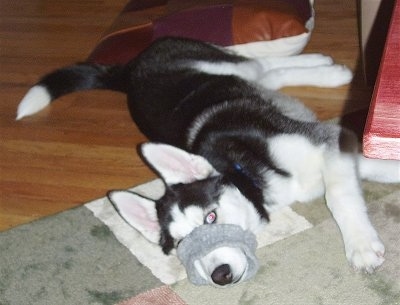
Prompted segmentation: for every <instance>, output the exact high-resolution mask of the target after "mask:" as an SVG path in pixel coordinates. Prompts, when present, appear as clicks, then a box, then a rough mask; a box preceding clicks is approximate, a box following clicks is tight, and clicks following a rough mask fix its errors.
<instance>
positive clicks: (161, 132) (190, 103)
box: [17, 38, 400, 286]
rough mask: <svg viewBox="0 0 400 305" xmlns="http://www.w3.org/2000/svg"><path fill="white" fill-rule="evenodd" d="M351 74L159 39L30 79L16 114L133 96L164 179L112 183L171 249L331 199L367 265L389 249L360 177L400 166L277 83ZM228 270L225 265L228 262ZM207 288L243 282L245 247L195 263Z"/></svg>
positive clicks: (127, 213)
mask: <svg viewBox="0 0 400 305" xmlns="http://www.w3.org/2000/svg"><path fill="white" fill-rule="evenodd" d="M351 78H352V75H351V72H350V71H349V70H348V69H347V68H346V67H344V66H341V65H336V64H333V62H332V59H331V58H330V57H327V56H323V55H320V54H304V55H298V56H292V57H282V58H259V59H249V58H245V57H242V56H239V55H236V54H234V53H232V52H229V51H226V50H225V49H223V48H221V47H218V46H214V45H211V44H207V43H203V42H199V41H194V40H189V39H180V38H164V39H161V40H158V41H156V42H154V43H153V44H152V45H151V46H150V47H149V48H148V49H146V50H145V51H144V52H142V53H141V54H140V55H139V56H137V57H136V58H135V59H133V60H132V61H131V62H130V63H128V64H126V65H121V66H119V65H115V66H102V65H95V64H90V63H82V64H77V65H73V66H71V67H67V68H63V69H60V70H57V71H55V72H53V73H50V74H49V75H47V76H45V77H44V78H42V79H41V80H40V81H39V82H38V83H37V84H36V85H35V86H34V87H32V88H31V89H30V90H29V91H28V93H27V94H26V96H25V97H24V99H23V100H22V101H21V103H20V105H19V107H18V113H17V119H22V118H23V117H25V116H28V115H32V114H34V113H35V112H38V111H39V110H41V109H42V108H44V107H46V106H47V105H48V104H49V103H50V102H51V101H52V100H54V99H56V98H58V97H59V96H61V95H64V94H67V93H71V92H75V91H78V90H88V89H110V90H118V91H122V92H124V93H126V94H127V97H128V106H129V110H130V113H131V115H132V118H133V120H134V121H135V122H136V124H137V126H138V127H139V128H140V130H141V131H142V132H143V133H144V134H145V135H146V136H147V137H148V138H149V139H150V140H151V141H152V142H150V143H147V144H143V145H142V146H141V147H140V153H141V155H142V156H143V158H144V160H145V161H147V163H148V164H149V165H150V166H151V167H152V168H153V169H154V170H155V171H156V172H157V173H158V174H159V175H160V177H161V178H162V179H163V181H164V182H165V185H166V191H165V195H164V196H163V197H162V198H161V199H159V200H157V201H152V200H150V199H147V198H144V197H141V196H139V195H136V194H133V193H130V192H123V191H115V192H111V193H110V195H109V197H110V199H111V200H112V201H113V202H114V203H115V205H116V206H117V208H118V209H119V212H120V213H121V215H122V216H123V217H124V218H125V219H126V220H127V221H128V222H129V223H130V224H131V225H132V226H133V227H135V228H136V229H138V230H139V231H140V232H141V233H142V234H144V235H145V237H147V238H148V239H149V240H151V241H154V242H157V243H159V245H160V246H161V248H162V250H163V251H164V253H166V254H169V253H171V252H174V251H172V250H173V249H174V248H176V247H177V245H178V243H179V242H180V241H181V240H182V239H184V238H185V236H186V235H188V234H189V233H190V232H191V231H192V230H193V229H194V228H196V227H198V226H201V225H203V224H210V225H211V224H213V225H214V224H236V225H239V226H240V227H242V228H243V229H244V230H250V231H251V232H254V233H257V232H258V231H259V230H260V228H261V227H262V226H264V225H265V224H266V223H268V218H269V214H270V213H272V212H274V211H275V210H277V209H279V208H281V207H283V206H287V205H290V204H291V203H293V202H296V201H297V202H306V201H309V200H311V199H313V198H315V197H317V196H322V195H325V198H326V202H327V205H328V207H329V209H330V211H331V212H332V215H333V217H334V219H335V220H336V222H337V224H338V226H339V228H340V231H341V233H342V236H343V241H344V248H345V253H346V256H347V259H348V261H349V262H350V264H351V265H352V266H353V267H354V268H356V269H360V270H365V271H366V272H372V271H373V270H374V269H375V268H376V267H378V266H379V265H381V264H382V263H383V261H384V258H383V256H384V252H385V248H384V246H383V244H382V242H381V241H380V239H379V237H378V234H377V232H376V231H375V229H374V228H373V226H372V225H371V222H370V220H369V218H368V216H367V212H366V207H365V202H364V198H363V195H362V190H361V188H360V182H359V179H360V178H365V179H371V180H375V181H381V182H398V181H399V180H400V177H399V176H400V174H399V162H397V161H387V160H386V161H384V160H369V159H366V158H364V157H363V156H361V155H360V154H358V144H357V141H356V138H355V136H354V135H353V134H352V133H351V132H350V131H348V130H345V129H343V128H342V127H339V126H336V125H333V124H326V123H321V122H319V121H318V120H317V119H316V117H315V115H314V114H313V113H312V112H311V111H310V110H309V109H307V108H306V107H305V106H303V105H302V104H301V103H299V102H298V101H297V100H295V99H293V98H290V97H288V96H285V95H282V94H280V93H278V92H277V91H276V89H279V88H281V87H282V86H289V85H291V86H293V85H314V86H321V87H335V86H340V85H343V84H346V83H349V82H350V81H351ZM222 266H223V268H222ZM196 268H198V269H199V273H200V274H202V275H203V277H204V278H205V279H206V280H207V281H208V282H209V283H210V284H212V285H217V286H224V285H227V284H232V283H237V282H240V281H241V279H242V278H243V273H244V272H245V270H246V261H245V258H244V257H243V253H240V250H238V249H236V248H230V247H220V248H218V249H216V250H214V251H212V252H211V253H210V254H208V255H207V256H205V257H204V258H203V259H202V260H201V262H200V263H199V264H198V265H197V266H196Z"/></svg>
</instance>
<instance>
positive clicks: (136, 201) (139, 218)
mask: <svg viewBox="0 0 400 305" xmlns="http://www.w3.org/2000/svg"><path fill="white" fill-rule="evenodd" d="M107 196H108V198H109V199H110V201H111V203H112V204H113V205H114V207H115V208H116V210H117V211H118V213H119V214H120V215H121V216H122V218H123V219H124V220H125V221H126V222H127V223H128V224H130V225H131V226H132V227H133V228H135V229H136V230H138V231H139V232H140V233H141V234H142V235H143V236H144V237H145V238H146V239H148V240H149V241H151V242H153V243H157V244H158V243H159V239H160V225H159V223H158V219H157V211H156V205H155V204H156V203H155V201H153V200H150V199H147V198H144V197H142V196H140V195H137V194H135V193H132V192H128V191H111V192H109V193H108V195H107Z"/></svg>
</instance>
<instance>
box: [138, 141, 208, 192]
mask: <svg viewBox="0 0 400 305" xmlns="http://www.w3.org/2000/svg"><path fill="white" fill-rule="evenodd" d="M140 152H141V154H142V156H143V157H144V159H145V160H146V161H147V162H148V163H149V165H150V166H152V167H153V168H154V169H155V170H156V171H157V172H158V173H159V175H160V176H161V178H162V179H163V180H164V181H165V183H166V184H167V185H172V184H177V183H191V182H194V181H196V180H202V179H205V178H207V177H209V176H210V175H211V174H212V173H216V170H215V169H214V168H213V167H212V166H211V164H210V163H208V161H207V160H206V159H204V158H203V157H201V156H198V155H194V154H190V153H188V152H186V151H184V150H182V149H179V148H177V147H175V146H170V145H166V144H156V143H146V144H143V145H142V146H141V147H140Z"/></svg>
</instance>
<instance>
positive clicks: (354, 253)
mask: <svg viewBox="0 0 400 305" xmlns="http://www.w3.org/2000/svg"><path fill="white" fill-rule="evenodd" d="M384 254H385V246H384V245H383V244H382V242H381V241H380V240H379V238H378V237H374V238H365V237H362V238H360V239H358V240H357V241H354V242H353V243H352V244H350V245H348V246H347V247H346V256H347V259H348V261H349V262H350V264H351V265H352V266H353V268H354V269H355V270H360V271H365V272H367V273H372V272H374V270H375V269H376V268H377V267H379V266H380V265H382V263H383V262H384V261H385V258H384Z"/></svg>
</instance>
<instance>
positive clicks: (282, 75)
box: [191, 54, 353, 90]
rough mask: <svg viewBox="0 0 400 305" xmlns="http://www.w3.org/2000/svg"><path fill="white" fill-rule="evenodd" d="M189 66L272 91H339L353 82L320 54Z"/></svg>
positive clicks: (343, 69) (347, 73) (346, 69)
mask: <svg viewBox="0 0 400 305" xmlns="http://www.w3.org/2000/svg"><path fill="white" fill-rule="evenodd" d="M191 66H192V67H193V68H195V69H197V70H198V71H201V72H204V73H208V74H215V75H236V76H239V77H241V78H243V79H245V80H248V81H251V82H255V83H257V84H259V85H261V86H262V87H264V88H266V89H271V90H277V89H280V88H282V87H285V86H316V87H338V86H341V85H345V84H348V83H349V82H350V81H351V80H352V78H353V75H352V72H351V71H350V70H349V69H348V68H347V67H346V66H342V65H336V64H333V60H332V58H330V57H328V56H324V55H321V54H303V55H297V56H288V57H266V58H260V59H254V60H249V61H245V62H240V63H227V62H223V63H210V62H208V61H197V62H193V63H192V64H191Z"/></svg>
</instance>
